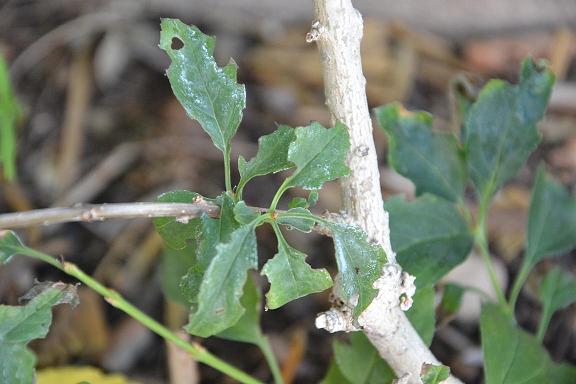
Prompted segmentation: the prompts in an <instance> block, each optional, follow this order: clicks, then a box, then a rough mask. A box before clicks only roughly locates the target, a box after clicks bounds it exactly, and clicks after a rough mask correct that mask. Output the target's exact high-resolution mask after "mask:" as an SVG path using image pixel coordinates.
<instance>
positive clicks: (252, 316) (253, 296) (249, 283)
mask: <svg viewBox="0 0 576 384" xmlns="http://www.w3.org/2000/svg"><path fill="white" fill-rule="evenodd" d="M261 299H262V296H261V294H260V290H259V289H258V287H257V286H256V284H254V280H253V279H252V278H251V277H248V279H246V284H245V285H244V293H243V294H242V298H241V299H240V303H241V304H242V306H243V307H244V308H245V310H246V311H245V312H244V314H243V315H242V317H241V318H240V319H239V320H238V321H237V322H236V324H234V325H233V326H231V327H230V328H228V329H226V330H224V331H222V332H220V333H218V334H217V335H216V336H218V337H221V338H223V339H227V340H233V341H240V342H243V343H251V344H256V345H259V344H260V343H261V342H262V338H263V337H264V335H263V334H262V330H261V329H260V312H261V311H260V308H261Z"/></svg>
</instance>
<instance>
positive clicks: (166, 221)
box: [154, 190, 203, 249]
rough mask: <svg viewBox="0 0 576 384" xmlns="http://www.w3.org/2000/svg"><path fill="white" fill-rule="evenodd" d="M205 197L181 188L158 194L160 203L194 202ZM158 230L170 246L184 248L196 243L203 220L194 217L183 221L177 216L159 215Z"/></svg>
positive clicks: (156, 223) (157, 220) (155, 222)
mask: <svg viewBox="0 0 576 384" xmlns="http://www.w3.org/2000/svg"><path fill="white" fill-rule="evenodd" d="M197 199H203V197H202V196H201V195H199V194H197V193H195V192H190V191H185V190H179V191H171V192H166V193H163V194H161V195H160V196H158V198H157V199H156V201H158V202H159V203H194V202H195V201H197ZM154 226H155V227H156V231H158V233H159V234H160V236H162V239H164V241H165V242H166V245H168V246H169V247H170V248H173V249H184V248H186V246H187V245H188V244H190V243H195V242H196V240H197V239H198V237H199V236H200V227H201V220H200V218H193V219H189V220H187V221H182V220H181V219H178V218H176V217H157V218H155V219H154Z"/></svg>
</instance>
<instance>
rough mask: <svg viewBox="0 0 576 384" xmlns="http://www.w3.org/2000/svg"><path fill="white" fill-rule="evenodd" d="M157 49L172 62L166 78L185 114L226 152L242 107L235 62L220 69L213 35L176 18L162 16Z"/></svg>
mask: <svg viewBox="0 0 576 384" xmlns="http://www.w3.org/2000/svg"><path fill="white" fill-rule="evenodd" d="M160 26H161V29H162V30H161V32H160V48H162V49H163V50H164V51H166V53H167V54H168V56H169V57H170V60H171V61H172V62H171V64H170V67H169V68H168V71H167V72H166V73H167V75H168V79H169V80H170V85H171V86H172V90H173V92H174V95H176V98H177V99H178V101H179V102H180V104H182V106H183V107H184V109H185V110H186V112H187V114H188V116H190V117H191V118H193V119H195V120H197V121H198V122H199V123H200V125H201V126H202V128H204V130H205V131H206V132H207V133H208V135H210V138H211V139H212V141H213V142H214V145H215V146H216V147H217V148H218V149H220V150H221V151H222V152H227V151H228V150H229V147H230V140H231V139H232V137H233V136H234V135H235V134H236V130H237V129H238V125H239V124H240V121H241V120H242V110H243V109H244V108H245V106H246V91H245V89H244V85H241V84H238V83H237V81H236V70H237V67H236V64H235V63H234V62H231V63H230V64H228V65H226V66H225V67H223V68H220V67H219V66H218V64H217V63H216V61H215V60H214V57H213V53H214V42H215V39H214V37H211V36H207V35H205V34H203V33H202V32H201V31H200V30H199V29H198V28H197V27H196V26H194V25H186V24H184V23H183V22H181V21H180V20H176V19H162V21H161V23H160Z"/></svg>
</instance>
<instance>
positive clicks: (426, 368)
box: [420, 363, 450, 384]
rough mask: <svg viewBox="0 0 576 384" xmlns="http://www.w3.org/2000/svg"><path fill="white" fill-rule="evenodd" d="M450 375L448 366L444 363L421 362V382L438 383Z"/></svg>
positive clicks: (426, 383)
mask: <svg viewBox="0 0 576 384" xmlns="http://www.w3.org/2000/svg"><path fill="white" fill-rule="evenodd" d="M448 377H450V368H448V367H447V366H445V365H433V364H427V363H424V364H422V372H421V373H420V378H421V379H422V383H423V384H440V383H442V382H443V381H444V380H446V379H447V378H448Z"/></svg>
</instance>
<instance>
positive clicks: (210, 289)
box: [186, 224, 258, 337]
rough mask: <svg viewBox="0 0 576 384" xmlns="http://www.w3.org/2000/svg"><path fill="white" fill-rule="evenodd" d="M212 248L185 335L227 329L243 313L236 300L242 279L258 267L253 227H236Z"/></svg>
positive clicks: (199, 334)
mask: <svg viewBox="0 0 576 384" xmlns="http://www.w3.org/2000/svg"><path fill="white" fill-rule="evenodd" d="M216 249H217V252H216V255H215V256H214V259H212V261H211V262H210V266H209V267H208V269H207V270H206V272H205V273H204V277H203V279H202V283H201V285H200V292H199V293H198V308H197V310H196V311H195V312H194V313H192V314H191V315H190V322H189V323H188V325H186V330H187V331H188V332H190V333H192V334H194V335H197V336H202V337H208V336H212V335H214V334H216V333H219V332H222V331H224V330H225V329H227V328H230V327H231V326H232V325H234V324H236V322H237V321H238V320H239V319H240V318H241V317H242V315H243V314H244V311H245V309H244V307H243V306H242V304H241V303H240V298H241V297H242V293H243V288H244V284H245V283H246V276H247V273H248V270H249V269H256V268H257V266H258V255H257V251H256V233H255V226H254V224H248V225H244V226H242V227H240V228H238V229H237V230H235V231H234V232H233V233H232V235H231V237H230V241H229V242H227V243H225V244H218V245H217V247H216Z"/></svg>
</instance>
